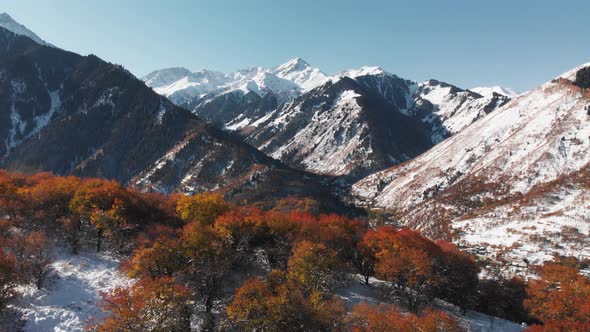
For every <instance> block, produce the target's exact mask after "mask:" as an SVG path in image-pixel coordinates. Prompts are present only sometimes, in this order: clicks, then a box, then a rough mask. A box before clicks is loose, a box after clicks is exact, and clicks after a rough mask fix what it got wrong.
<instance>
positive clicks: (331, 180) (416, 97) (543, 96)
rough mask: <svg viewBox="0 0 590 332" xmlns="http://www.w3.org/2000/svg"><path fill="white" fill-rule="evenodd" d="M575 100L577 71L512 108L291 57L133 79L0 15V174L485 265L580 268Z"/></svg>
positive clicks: (586, 83) (585, 160)
mask: <svg viewBox="0 0 590 332" xmlns="http://www.w3.org/2000/svg"><path fill="white" fill-rule="evenodd" d="M588 89H590V64H585V65H582V66H578V67H576V68H574V69H572V70H571V71H569V72H567V73H564V74H563V75H560V76H558V77H555V78H553V79H551V80H550V81H548V82H547V83H545V84H543V85H541V86H539V87H537V88H535V89H532V90H530V91H528V92H525V93H522V94H517V93H515V92H514V91H512V90H510V89H507V88H502V87H479V88H473V89H464V88H460V87H457V86H454V85H452V84H449V83H446V82H443V81H440V80H434V79H431V80H427V81H423V82H417V81H413V80H408V79H404V78H401V77H399V76H397V75H395V74H392V73H389V72H387V71H385V70H383V69H382V68H380V67H361V68H359V69H353V70H346V71H343V72H340V73H337V74H334V75H327V74H325V73H323V72H322V71H321V70H319V69H317V68H314V67H312V66H311V65H309V64H308V63H307V62H305V61H304V60H302V59H300V58H295V59H292V60H290V61H288V62H286V63H285V64H282V65H280V66H277V67H275V68H263V67H254V68H249V69H244V70H239V71H236V72H234V73H229V74H226V73H220V72H217V71H212V70H202V71H199V72H192V71H190V70H188V69H185V68H181V67H179V68H170V69H163V70H157V71H154V72H152V73H150V74H148V75H147V76H145V77H143V78H142V79H138V78H136V77H135V76H133V75H132V74H131V73H129V72H128V71H127V70H125V69H124V68H123V67H121V66H118V65H114V64H111V63H108V62H105V61H103V60H101V59H100V58H98V57H97V56H94V55H88V56H81V55H78V54H75V53H72V52H68V51H65V50H61V49H59V48H56V47H53V46H51V45H50V44H48V43H46V42H44V41H42V40H41V39H40V38H39V37H38V36H37V35H35V34H34V33H33V32H31V31H30V30H28V29H26V28H25V27H24V26H22V25H20V24H18V23H16V22H14V20H12V19H11V18H10V17H9V16H8V15H0V158H1V159H0V166H1V167H3V168H7V169H9V170H17V171H23V172H37V171H50V172H53V173H57V174H75V175H81V176H88V177H104V178H111V179H116V180H118V181H121V182H123V183H125V184H128V185H131V186H135V187H137V188H139V189H141V190H146V191H148V190H153V191H158V192H165V193H169V192H179V193H185V194H195V193H198V192H203V191H212V190H216V191H220V192H222V193H223V194H224V195H225V196H226V197H227V198H229V199H232V200H234V201H235V202H249V203H252V202H260V203H261V204H269V205H270V204H276V201H277V200H280V199H282V198H288V197H292V196H295V197H312V198H313V199H315V200H316V201H318V202H320V203H321V205H322V209H323V210H324V211H336V212H342V211H355V212H358V210H357V209H356V208H354V209H353V208H351V207H350V206H357V207H361V208H363V209H366V210H369V211H371V212H372V213H373V214H374V213H379V214H381V215H383V216H385V219H386V221H387V222H388V223H393V224H396V225H399V226H410V227H413V228H416V229H419V230H421V231H422V232H423V233H424V234H427V235H430V236H432V237H436V238H446V239H452V240H454V241H455V242H458V243H460V244H462V245H465V246H466V247H476V248H479V249H478V250H480V249H481V250H482V251H483V252H485V253H486V254H488V255H490V256H494V257H502V258H506V259H509V260H513V261H518V260H519V259H522V258H523V257H527V258H529V259H530V260H539V261H542V260H546V259H550V257H551V255H552V254H553V253H559V254H570V255H577V256H579V257H588V253H587V250H586V249H587V248H588V246H589V245H590V243H589V242H588V234H589V233H590V219H589V217H588V213H587V211H589V210H590V206H589V205H588V202H590V199H589V198H590V197H589V189H590V179H589V176H588V174H589V171H590V169H589V167H590V166H589V162H590V154H589V152H590V151H589V149H590V92H589V90H588ZM343 201H344V203H343Z"/></svg>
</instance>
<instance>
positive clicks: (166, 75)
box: [143, 67, 193, 88]
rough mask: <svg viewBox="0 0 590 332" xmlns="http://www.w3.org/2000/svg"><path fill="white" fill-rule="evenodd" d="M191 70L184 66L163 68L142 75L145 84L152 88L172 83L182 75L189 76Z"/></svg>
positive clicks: (191, 73)
mask: <svg viewBox="0 0 590 332" xmlns="http://www.w3.org/2000/svg"><path fill="white" fill-rule="evenodd" d="M192 75H193V72H191V71H190V70H188V69H186V68H184V67H174V68H165V69H160V70H156V71H153V72H151V73H149V74H147V75H146V76H144V77H143V81H144V82H145V84H146V85H148V86H151V87H152V88H158V87H161V86H164V85H168V84H172V83H174V82H176V81H178V80H179V79H181V78H183V77H190V76H192Z"/></svg>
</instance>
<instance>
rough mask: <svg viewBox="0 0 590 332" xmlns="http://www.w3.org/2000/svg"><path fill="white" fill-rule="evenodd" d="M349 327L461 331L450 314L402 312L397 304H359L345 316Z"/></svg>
mask: <svg viewBox="0 0 590 332" xmlns="http://www.w3.org/2000/svg"><path fill="white" fill-rule="evenodd" d="M345 323H346V327H347V329H349V330H350V331H353V332H357V331H358V332H361V331H367V332H408V331H420V332H443V331H444V332H453V331H461V330H462V329H461V328H460V327H459V325H458V324H457V322H456V321H455V319H454V318H453V317H451V316H450V315H448V314H446V313H443V312H441V311H433V310H426V311H425V312H424V313H423V314H422V315H421V316H417V315H414V314H402V313H401V312H400V310H399V308H398V307H396V306H395V305H387V304H381V305H378V306H371V305H368V304H365V303H360V304H357V305H356V306H355V307H354V309H353V310H352V312H350V313H349V314H348V316H347V317H346V318H345Z"/></svg>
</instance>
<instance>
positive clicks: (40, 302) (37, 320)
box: [14, 248, 130, 332]
mask: <svg viewBox="0 0 590 332" xmlns="http://www.w3.org/2000/svg"><path fill="white" fill-rule="evenodd" d="M118 264H119V261H117V260H115V259H113V258H111V257H109V256H108V255H106V254H96V253H92V252H82V253H81V254H80V255H73V254H71V253H70V251H69V250H68V249H65V248H60V249H58V250H57V254H56V259H55V261H54V262H53V264H52V272H51V273H50V274H49V276H48V277H47V279H46V281H45V287H44V288H43V289H41V290H37V289H36V288H34V287H23V288H21V289H20V291H21V296H22V297H21V298H20V299H19V301H18V303H17V304H16V305H15V308H14V309H15V310H17V311H18V312H20V313H22V319H23V320H24V321H25V326H24V331H31V332H34V331H63V332H66V331H67V332H71V331H82V330H83V328H84V325H85V324H86V322H87V321H88V320H89V319H91V318H95V317H100V316H102V315H104V313H103V312H101V310H100V309H99V308H98V307H97V301H98V300H99V298H100V295H99V294H100V292H104V291H108V290H110V289H112V288H114V287H117V286H123V285H128V284H129V282H130V281H129V279H127V278H126V277H125V276H124V275H122V274H121V273H120V272H119V271H118V269H117V267H118Z"/></svg>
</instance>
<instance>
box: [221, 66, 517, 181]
mask: <svg viewBox="0 0 590 332" xmlns="http://www.w3.org/2000/svg"><path fill="white" fill-rule="evenodd" d="M507 101H508V98H507V97H503V96H499V95H493V96H486V97H482V96H480V95H478V94H475V93H472V92H470V91H468V90H462V89H460V88H457V87H455V86H452V85H449V84H446V83H442V82H438V81H435V80H430V81H427V82H423V83H416V82H412V81H408V80H404V79H402V78H399V77H397V76H395V75H393V74H390V73H387V72H385V71H384V70H382V69H381V68H378V67H362V68H360V69H357V70H350V71H347V72H344V73H340V74H338V75H337V76H334V77H332V78H331V80H330V81H329V82H328V83H326V84H324V85H322V86H319V87H317V88H315V89H313V90H311V91H309V92H307V93H304V94H303V95H301V96H300V97H298V98H297V99H296V100H294V101H293V102H291V103H287V104H285V105H284V106H282V107H278V108H277V109H276V110H273V111H269V112H259V113H257V114H255V115H253V116H248V117H241V118H238V119H239V121H233V122H231V123H229V125H228V126H227V127H230V128H232V129H234V130H235V129H238V130H240V131H241V132H242V134H243V135H244V136H246V139H247V140H248V141H249V142H250V143H251V144H253V145H255V146H256V147H258V148H260V149H261V150H262V151H264V152H266V153H267V154H269V155H271V156H272V157H274V158H278V159H280V160H282V161H284V162H287V163H289V164H291V165H296V166H300V167H302V168H304V169H306V170H308V171H312V172H315V173H322V174H330V175H353V174H359V173H363V172H365V174H366V172H368V171H376V170H380V169H383V168H385V167H388V166H391V165H394V164H398V163H400V162H404V161H407V160H409V159H411V158H412V157H414V156H416V155H418V154H420V153H422V152H424V151H426V150H427V149H428V148H430V147H431V146H432V145H433V144H437V143H439V142H440V141H442V140H444V139H445V138H447V137H449V136H451V135H453V134H455V133H457V132H460V131H461V130H462V129H463V128H465V127H466V126H468V125H469V124H471V123H472V122H473V121H475V120H476V119H478V118H480V117H482V116H484V115H485V114H487V113H489V112H491V111H493V110H494V109H496V108H497V107H499V106H501V105H503V104H504V103H506V102H507ZM359 170H364V171H359Z"/></svg>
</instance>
